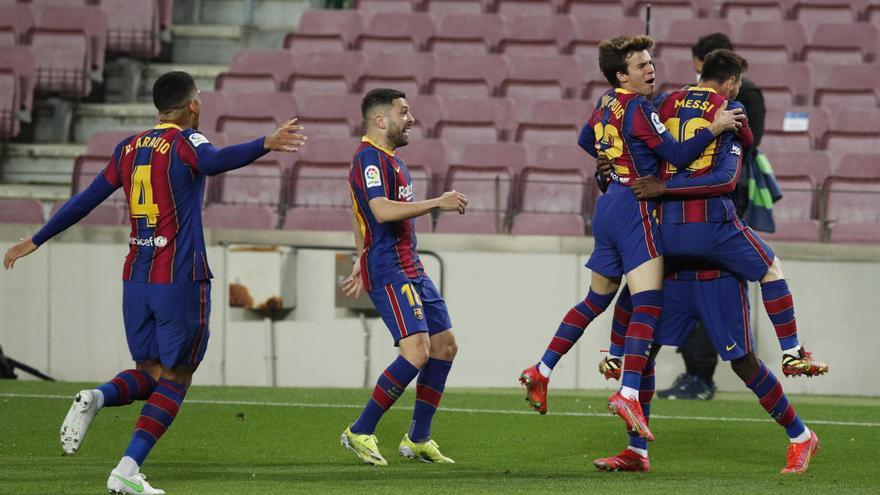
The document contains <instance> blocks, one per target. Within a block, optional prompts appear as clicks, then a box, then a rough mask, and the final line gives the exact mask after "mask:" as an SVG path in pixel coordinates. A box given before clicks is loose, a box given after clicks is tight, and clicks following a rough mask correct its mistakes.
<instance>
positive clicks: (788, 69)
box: [746, 62, 813, 106]
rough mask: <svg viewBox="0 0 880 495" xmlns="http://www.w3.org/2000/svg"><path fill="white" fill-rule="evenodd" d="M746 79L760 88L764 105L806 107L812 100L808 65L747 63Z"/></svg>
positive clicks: (809, 67)
mask: <svg viewBox="0 0 880 495" xmlns="http://www.w3.org/2000/svg"><path fill="white" fill-rule="evenodd" d="M746 77H747V78H748V79H751V80H752V81H754V82H755V84H757V85H758V87H759V88H761V93H763V95H764V103H765V104H766V105H778V106H782V105H808V104H809V103H810V100H811V99H812V93H813V86H812V84H811V81H812V69H811V65H810V64H805V63H803V62H785V63H770V64H768V63H754V64H753V63H749V70H748V72H746Z"/></svg>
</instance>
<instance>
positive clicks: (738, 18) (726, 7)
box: [720, 0, 788, 24]
mask: <svg viewBox="0 0 880 495" xmlns="http://www.w3.org/2000/svg"><path fill="white" fill-rule="evenodd" d="M720 9H721V10H720V14H721V17H722V18H725V19H728V20H730V21H731V22H734V23H737V24H739V23H743V22H747V21H772V22H779V21H782V20H783V19H785V18H786V15H787V10H788V8H787V7H786V6H785V2H779V1H777V0H721V2H720Z"/></svg>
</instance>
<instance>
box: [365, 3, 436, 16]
mask: <svg viewBox="0 0 880 495" xmlns="http://www.w3.org/2000/svg"><path fill="white" fill-rule="evenodd" d="M351 4H352V5H351V6H352V8H354V9H357V10H358V11H360V12H361V13H362V14H363V15H364V16H367V17H372V16H375V15H376V14H382V15H387V14H393V13H398V12H410V11H413V10H417V9H418V8H419V7H420V4H421V0H353V1H352V2H351Z"/></svg>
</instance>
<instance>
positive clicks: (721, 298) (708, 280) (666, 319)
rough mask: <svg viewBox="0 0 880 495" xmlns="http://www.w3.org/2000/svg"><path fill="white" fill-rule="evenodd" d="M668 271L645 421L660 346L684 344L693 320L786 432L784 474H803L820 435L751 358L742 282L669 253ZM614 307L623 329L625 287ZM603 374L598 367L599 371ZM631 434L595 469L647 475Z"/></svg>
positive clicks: (644, 457)
mask: <svg viewBox="0 0 880 495" xmlns="http://www.w3.org/2000/svg"><path fill="white" fill-rule="evenodd" d="M667 267H668V268H670V269H671V271H670V274H669V275H667V278H666V280H665V281H664V283H663V314H662V315H661V316H660V322H659V323H658V325H657V330H656V331H655V332H654V343H653V345H652V346H651V351H650V355H649V357H648V365H647V366H646V368H645V370H644V373H643V374H642V382H641V385H640V389H639V401H640V402H641V406H642V410H643V411H644V413H645V417H646V418H648V417H649V416H650V412H651V399H652V397H653V396H654V358H655V357H656V356H657V353H658V352H659V349H660V346H663V345H671V346H676V347H678V346H680V345H682V344H683V343H684V342H686V341H687V339H688V337H689V336H690V333H691V332H692V331H693V329H694V326H695V325H696V324H697V322H698V321H701V322H702V323H703V324H704V326H705V327H706V329H707V332H708V335H709V338H710V340H711V341H712V344H713V347H714V348H715V350H716V351H718V353H719V354H720V355H721V358H722V359H723V360H725V361H730V366H731V368H732V369H733V371H734V373H736V375H737V376H739V377H740V379H742V381H743V382H744V383H745V384H746V386H747V387H748V388H749V390H751V391H752V392H754V394H755V395H756V396H757V397H758V402H760V404H761V406H762V407H763V408H764V409H765V410H766V411H767V413H768V414H770V416H771V417H772V418H773V419H774V420H775V421H776V422H777V423H779V425H780V426H782V427H783V428H785V432H786V434H787V435H788V438H789V446H788V454H787V459H786V465H785V467H784V468H783V469H782V471H781V472H782V474H789V473H795V474H802V473H804V472H805V471H806V470H807V469H808V468H809V466H810V460H811V459H812V456H813V455H815V454H816V452H817V451H818V449H819V437H818V436H817V435H816V433H815V432H813V431H811V430H810V429H808V428H807V427H806V426H804V423H803V421H801V419H800V418H799V417H798V415H797V413H796V412H795V410H794V408H793V407H792V406H791V404H789V402H788V398H787V397H786V396H785V393H784V392H783V390H782V385H781V384H780V383H779V380H777V378H776V377H775V376H774V375H773V373H772V372H771V371H770V370H769V369H768V368H767V367H766V366H765V365H764V363H762V362H761V361H760V360H759V359H758V358H757V356H756V355H755V351H754V340H753V336H752V333H751V328H750V326H749V302H748V298H747V295H746V294H747V283H746V281H745V280H743V279H741V278H739V277H736V276H734V275H733V274H731V273H730V272H727V271H724V270H720V269H718V268H717V267H714V266H711V265H707V264H706V263H705V262H698V261H695V260H688V259H686V258H675V257H672V256H669V255H667ZM679 267H681V268H679ZM617 308H618V309H620V310H621V311H620V313H619V315H620V317H621V320H622V321H620V322H619V323H618V324H622V325H626V320H627V319H628V317H629V316H628V312H629V311H631V310H632V306H631V303H630V298H629V294H628V292H627V290H626V288H625V287H624V289H623V291H621V295H620V297H619V298H618V306H617ZM615 314H616V315H617V314H618V313H615ZM603 371H604V370H603V369H602V367H601V366H600V372H603ZM607 376H608V375H607V374H606V377H607ZM629 436H630V441H629V446H628V447H627V448H626V449H624V450H623V451H621V452H620V453H618V454H616V455H613V456H611V457H606V458H602V459H596V460H595V461H593V464H594V465H595V466H596V469H598V470H600V471H649V470H650V462H649V460H648V443H647V442H646V441H645V439H643V438H640V437H639V436H638V435H636V434H634V433H630V435H629Z"/></svg>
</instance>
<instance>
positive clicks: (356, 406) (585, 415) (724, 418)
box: [0, 393, 880, 428]
mask: <svg viewBox="0 0 880 495" xmlns="http://www.w3.org/2000/svg"><path fill="white" fill-rule="evenodd" d="M0 397H9V398H16V399H64V400H70V398H71V396H68V395H40V394H10V393H0ZM186 403H187V404H211V405H220V406H261V407H289V408H311V409H362V408H363V407H364V406H363V404H328V403H314V402H262V401H249V400H208V399H187V400H186ZM442 410H443V411H444V412H455V413H467V414H513V415H523V416H533V415H535V412H534V411H526V410H522V411H521V410H512V409H468V408H462V407H443V408H442ZM552 415H553V416H570V417H577V418H594V417H595V418H611V417H612V416H611V414H609V413H592V412H555V413H552ZM651 419H652V420H654V419H671V420H678V421H716V422H722V423H765V422H767V421H770V419H769V418H732V417H728V416H667V415H664V414H652V415H651ZM804 422H805V423H808V424H815V425H832V426H855V427H868V428H876V427H880V423H862V422H857V421H833V420H826V419H809V420H804Z"/></svg>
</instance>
